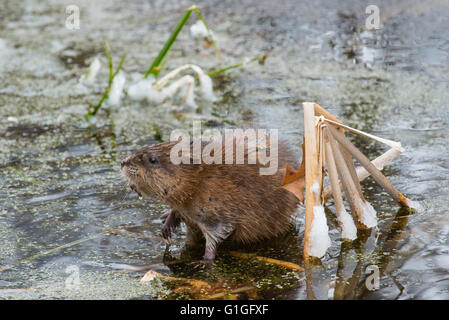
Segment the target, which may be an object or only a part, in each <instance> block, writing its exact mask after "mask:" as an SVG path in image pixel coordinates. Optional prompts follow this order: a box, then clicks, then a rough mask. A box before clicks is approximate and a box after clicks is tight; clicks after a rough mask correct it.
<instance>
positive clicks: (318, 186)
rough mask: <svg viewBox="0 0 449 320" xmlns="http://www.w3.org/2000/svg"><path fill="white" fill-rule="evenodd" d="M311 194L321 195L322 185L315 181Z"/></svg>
mask: <svg viewBox="0 0 449 320" xmlns="http://www.w3.org/2000/svg"><path fill="white" fill-rule="evenodd" d="M310 192H313V193H315V194H317V195H319V194H320V184H319V183H318V181H315V182H314V183H313V185H312V186H311V187H310Z"/></svg>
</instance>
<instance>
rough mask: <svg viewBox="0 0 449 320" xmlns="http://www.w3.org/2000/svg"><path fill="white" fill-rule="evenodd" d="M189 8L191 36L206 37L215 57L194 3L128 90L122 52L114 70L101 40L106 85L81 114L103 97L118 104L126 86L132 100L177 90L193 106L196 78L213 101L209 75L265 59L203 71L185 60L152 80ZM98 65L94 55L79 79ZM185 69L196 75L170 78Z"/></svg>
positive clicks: (91, 77)
mask: <svg viewBox="0 0 449 320" xmlns="http://www.w3.org/2000/svg"><path fill="white" fill-rule="evenodd" d="M192 12H195V13H196V14H197V15H198V18H199V21H198V23H196V24H194V25H193V26H192V28H191V33H192V35H193V36H194V37H198V36H200V37H204V38H206V39H208V41H210V43H211V45H212V46H213V47H214V48H215V51H216V53H217V54H218V56H219V58H221V55H220V50H219V48H218V46H217V44H216V41H215V39H214V36H213V33H212V31H211V30H210V28H209V27H208V25H207V23H206V21H205V20H204V18H203V16H202V15H201V12H200V10H199V9H198V8H197V7H196V6H192V7H190V8H189V9H187V10H186V12H185V13H184V15H183V16H182V18H181V19H180V20H179V22H178V24H177V25H176V27H175V28H174V29H173V31H172V32H171V34H170V36H169V37H168V39H167V41H166V42H165V44H164V46H163V47H162V49H161V50H160V51H159V53H158V55H157V57H156V58H155V59H154V61H153V62H152V63H151V65H150V67H149V68H148V69H147V71H146V72H145V73H144V75H143V77H142V79H140V80H138V81H137V82H135V83H133V84H132V85H130V86H129V87H128V90H126V89H125V82H126V77H125V75H124V74H123V73H121V72H120V70H121V68H122V66H123V62H124V60H125V53H124V54H123V55H122V57H121V59H120V62H119V64H118V66H117V68H116V69H115V70H114V68H113V62H112V53H111V48H110V46H109V44H108V43H105V45H104V55H105V57H106V60H107V64H108V68H109V79H108V85H107V87H106V89H105V91H104V93H103V95H102V96H101V98H100V100H99V101H98V103H97V104H96V105H95V106H91V107H89V110H88V112H87V113H86V115H85V116H84V118H85V119H86V120H89V119H90V117H91V116H95V115H96V114H97V113H98V111H99V109H100V108H101V106H102V104H103V103H104V102H105V101H108V102H109V103H110V104H111V105H118V104H119V103H120V98H121V95H122V92H123V90H126V91H127V92H126V93H127V95H128V96H129V97H130V98H132V99H135V100H141V99H147V100H148V101H150V102H155V103H161V102H162V101H164V100H165V99H167V98H173V97H175V95H177V94H178V93H179V92H180V93H181V96H183V99H182V101H183V103H185V104H186V105H188V106H190V107H194V106H196V104H195V101H194V87H195V83H197V82H198V81H199V84H200V89H201V90H200V91H201V95H202V97H203V98H205V99H206V100H209V101H215V100H216V99H215V96H214V94H213V88H212V81H211V79H210V77H213V76H217V75H218V74H220V73H223V72H226V71H228V70H231V69H234V68H238V67H242V66H244V65H245V64H246V63H249V62H253V61H258V62H259V63H260V64H264V62H265V59H266V57H267V55H266V54H264V55H261V56H258V57H254V58H252V59H250V60H248V61H244V62H240V63H236V64H232V65H229V66H225V67H220V68H218V69H217V70H213V71H210V72H209V73H205V72H204V71H203V70H202V69H201V68H200V67H199V66H197V65H194V64H186V65H183V66H181V67H179V68H177V69H175V70H173V71H172V72H170V73H169V74H167V75H166V76H165V77H164V78H162V79H161V80H159V81H156V79H157V78H158V76H159V74H160V73H161V71H162V69H163V67H164V66H165V64H166V57H167V54H168V53H169V51H170V49H171V47H172V45H173V44H174V43H175V41H176V39H177V37H178V35H179V33H180V32H181V30H182V29H183V28H184V26H185V24H186V23H187V21H188V20H189V18H190V15H191V14H192ZM99 69H100V62H99V60H98V58H96V59H94V61H93V62H92V63H91V65H90V67H89V71H88V73H87V74H86V75H85V76H83V77H82V79H81V80H82V81H84V82H86V83H92V82H93V81H95V77H96V74H97V72H98V71H99ZM186 69H192V70H193V71H194V72H195V73H196V77H195V78H194V77H192V76H190V75H185V76H183V77H182V78H180V79H178V80H174V78H175V77H176V76H177V75H178V74H179V73H180V72H181V71H183V70H186ZM169 81H172V83H171V84H170V85H169V86H167V87H166V88H164V89H163V87H165V86H166V85H167V84H168V82H169Z"/></svg>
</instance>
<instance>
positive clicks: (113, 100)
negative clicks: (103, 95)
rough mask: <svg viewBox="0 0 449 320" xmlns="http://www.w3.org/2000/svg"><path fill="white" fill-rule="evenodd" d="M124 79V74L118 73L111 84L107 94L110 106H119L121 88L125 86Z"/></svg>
mask: <svg viewBox="0 0 449 320" xmlns="http://www.w3.org/2000/svg"><path fill="white" fill-rule="evenodd" d="M125 82H126V77H125V74H124V73H123V72H122V71H120V72H119V73H118V74H117V75H116V76H115V77H114V81H113V82H112V86H111V91H110V92H109V97H108V103H109V104H110V105H112V106H117V105H119V104H120V98H121V97H122V93H123V87H124V86H125Z"/></svg>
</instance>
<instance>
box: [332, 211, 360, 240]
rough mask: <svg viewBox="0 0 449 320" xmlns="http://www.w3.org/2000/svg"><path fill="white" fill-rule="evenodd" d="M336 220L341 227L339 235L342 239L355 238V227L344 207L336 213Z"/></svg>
mask: <svg viewBox="0 0 449 320" xmlns="http://www.w3.org/2000/svg"><path fill="white" fill-rule="evenodd" d="M337 220H338V222H339V223H340V227H341V237H342V238H343V239H349V240H355V239H356V238H357V227H356V226H355V223H354V220H353V219H352V217H351V215H350V214H349V213H348V212H347V211H346V209H345V208H343V209H342V210H341V211H340V212H339V213H338V217H337Z"/></svg>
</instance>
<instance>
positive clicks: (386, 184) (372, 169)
mask: <svg viewBox="0 0 449 320" xmlns="http://www.w3.org/2000/svg"><path fill="white" fill-rule="evenodd" d="M329 130H330V132H331V133H332V135H333V136H334V137H335V139H336V140H337V141H338V142H339V143H340V144H341V145H342V147H344V148H345V149H346V150H348V151H349V152H350V153H351V154H352V156H353V157H354V158H355V159H356V160H357V161H358V162H359V163H360V164H361V165H362V166H363V167H365V169H366V170H367V171H368V172H369V173H370V174H371V175H372V176H373V179H374V180H376V182H377V183H378V184H379V185H380V186H381V187H382V188H384V190H385V191H386V192H387V193H388V194H389V195H390V196H391V197H392V198H393V199H394V200H395V201H396V202H397V203H398V204H400V205H401V206H403V207H409V206H410V204H409V201H408V199H407V198H406V197H405V196H404V195H403V194H402V193H401V192H400V191H399V190H398V189H396V187H395V186H393V184H392V183H391V182H390V180H388V179H387V178H386V177H385V176H384V175H383V174H382V172H380V170H379V169H377V168H376V166H375V165H373V164H372V163H371V162H370V161H369V159H368V158H367V157H366V156H365V155H364V154H363V153H361V152H360V151H359V150H358V149H357V148H356V147H355V146H354V145H353V144H352V143H351V142H350V141H349V140H348V139H347V138H346V137H345V136H343V135H342V134H341V133H340V132H338V130H336V129H334V128H332V126H329Z"/></svg>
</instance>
